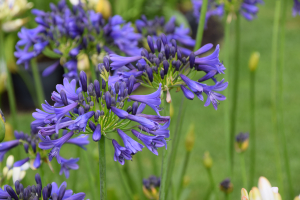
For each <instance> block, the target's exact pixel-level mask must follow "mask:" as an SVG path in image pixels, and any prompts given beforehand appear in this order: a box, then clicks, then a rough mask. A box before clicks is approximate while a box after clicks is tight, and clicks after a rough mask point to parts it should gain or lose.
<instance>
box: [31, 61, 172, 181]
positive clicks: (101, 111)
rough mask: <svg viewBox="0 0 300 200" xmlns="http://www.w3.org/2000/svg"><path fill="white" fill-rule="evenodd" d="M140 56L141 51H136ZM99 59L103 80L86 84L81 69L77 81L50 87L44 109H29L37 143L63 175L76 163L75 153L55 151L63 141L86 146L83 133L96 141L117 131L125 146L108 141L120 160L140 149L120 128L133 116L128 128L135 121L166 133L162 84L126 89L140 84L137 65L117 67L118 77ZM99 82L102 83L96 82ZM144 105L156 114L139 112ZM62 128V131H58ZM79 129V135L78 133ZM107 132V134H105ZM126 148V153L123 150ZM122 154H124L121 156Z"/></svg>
mask: <svg viewBox="0 0 300 200" xmlns="http://www.w3.org/2000/svg"><path fill="white" fill-rule="evenodd" d="M140 58H142V57H140ZM104 61H105V62H104V63H103V65H101V64H100V65H99V70H100V71H101V72H102V73H101V77H102V81H99V80H94V81H92V82H91V83H90V84H87V81H88V80H87V78H86V77H87V76H86V74H85V72H83V71H82V72H81V73H80V79H79V85H80V87H78V88H77V87H76V81H75V80H72V81H70V82H69V81H68V80H67V79H66V78H65V79H64V84H63V85H60V84H59V85H57V87H56V90H57V91H56V92H53V93H52V100H53V101H54V102H55V103H54V105H53V106H52V105H50V104H48V103H47V102H46V104H43V105H42V107H43V110H39V109H37V112H34V113H33V115H32V116H33V117H34V118H35V121H33V122H32V124H31V126H32V127H34V128H35V130H37V132H35V133H38V137H39V140H40V141H39V144H38V146H39V148H40V149H43V150H48V149H49V150H50V149H51V151H50V152H49V154H48V157H49V160H50V161H51V160H52V159H53V158H54V157H55V158H56V159H57V162H58V163H59V164H61V166H62V168H61V173H62V172H64V173H65V174H66V176H68V169H75V168H77V167H75V166H77V164H76V165H75V163H74V162H75V159H65V158H62V157H61V156H60V149H61V148H62V147H63V146H65V144H73V145H77V146H79V147H81V148H83V149H85V148H86V147H85V145H87V144H88V143H89V141H88V139H87V138H88V137H87V134H92V138H93V140H94V141H95V142H97V141H99V140H101V139H102V137H107V134H109V137H107V138H108V139H111V138H112V136H113V132H118V135H117V136H119V137H121V138H122V140H123V143H124V146H125V147H122V146H120V145H119V144H118V143H117V142H116V141H115V142H113V143H112V144H113V145H114V147H115V149H116V153H115V160H116V161H119V162H120V163H121V164H124V161H125V160H131V158H132V155H133V154H135V153H137V152H138V151H141V150H142V148H143V145H141V144H139V143H138V142H136V141H135V140H134V139H133V138H131V137H130V136H128V135H126V134H125V133H124V131H123V129H128V127H127V125H128V124H129V123H130V122H131V121H132V122H136V123H138V125H134V126H132V127H130V129H131V128H135V127H137V126H140V128H143V129H144V131H146V132H148V133H150V134H153V135H158V136H160V137H163V138H168V137H169V130H168V128H169V124H170V117H168V116H161V115H160V114H159V111H160V110H161V108H160V104H161V99H160V98H161V88H158V90H157V91H155V92H153V93H152V94H149V95H133V94H131V93H132V92H133V91H134V90H135V89H136V88H137V87H138V86H139V85H140V83H137V79H136V77H139V76H141V75H142V72H139V71H138V70H132V71H131V72H118V73H117V76H118V78H114V77H112V76H109V73H108V72H109V71H110V64H109V60H108V59H107V58H105V59H104ZM100 82H101V84H102V85H100ZM146 106H149V107H151V108H152V109H153V110H155V111H156V114H157V115H147V114H143V113H142V112H143V111H144V108H145V107H146ZM61 129H63V134H62V136H60V134H59V132H60V130H61ZM78 134H80V135H79V136H77V135H78ZM110 135H112V136H110ZM128 152H129V153H128ZM124 159H125V160H124Z"/></svg>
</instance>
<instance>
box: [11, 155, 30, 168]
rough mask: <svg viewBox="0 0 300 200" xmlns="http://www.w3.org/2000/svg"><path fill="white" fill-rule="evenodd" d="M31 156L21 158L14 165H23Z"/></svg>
mask: <svg viewBox="0 0 300 200" xmlns="http://www.w3.org/2000/svg"><path fill="white" fill-rule="evenodd" d="M28 160H29V158H28V157H27V158H24V159H22V160H19V161H17V162H15V163H14V167H21V166H22V165H24V164H25V163H26V162H28Z"/></svg>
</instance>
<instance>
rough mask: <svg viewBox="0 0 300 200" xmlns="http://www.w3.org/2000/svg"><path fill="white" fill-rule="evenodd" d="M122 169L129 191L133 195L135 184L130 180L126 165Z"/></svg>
mask: <svg viewBox="0 0 300 200" xmlns="http://www.w3.org/2000/svg"><path fill="white" fill-rule="evenodd" d="M122 168H123V172H124V175H125V177H126V179H127V181H128V183H129V186H130V189H131V190H132V192H133V193H134V194H135V193H136V189H137V187H136V183H135V182H134V180H133V179H132V176H131V175H130V173H129V169H128V164H127V165H124V166H123V167H122Z"/></svg>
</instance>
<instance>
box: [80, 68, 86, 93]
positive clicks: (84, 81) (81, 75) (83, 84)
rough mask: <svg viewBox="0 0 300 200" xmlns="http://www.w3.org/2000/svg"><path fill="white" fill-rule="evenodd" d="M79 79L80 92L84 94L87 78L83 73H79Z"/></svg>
mask: <svg viewBox="0 0 300 200" xmlns="http://www.w3.org/2000/svg"><path fill="white" fill-rule="evenodd" d="M79 79H80V83H81V87H82V91H84V92H86V91H87V76H86V73H85V72H84V71H81V72H80V74H79Z"/></svg>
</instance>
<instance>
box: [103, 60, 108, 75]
mask: <svg viewBox="0 0 300 200" xmlns="http://www.w3.org/2000/svg"><path fill="white" fill-rule="evenodd" d="M103 64H104V67H105V69H106V71H108V72H109V59H108V58H107V57H104V58H103Z"/></svg>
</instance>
